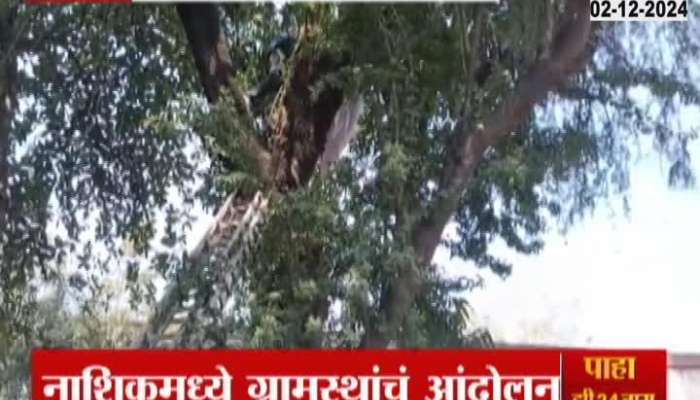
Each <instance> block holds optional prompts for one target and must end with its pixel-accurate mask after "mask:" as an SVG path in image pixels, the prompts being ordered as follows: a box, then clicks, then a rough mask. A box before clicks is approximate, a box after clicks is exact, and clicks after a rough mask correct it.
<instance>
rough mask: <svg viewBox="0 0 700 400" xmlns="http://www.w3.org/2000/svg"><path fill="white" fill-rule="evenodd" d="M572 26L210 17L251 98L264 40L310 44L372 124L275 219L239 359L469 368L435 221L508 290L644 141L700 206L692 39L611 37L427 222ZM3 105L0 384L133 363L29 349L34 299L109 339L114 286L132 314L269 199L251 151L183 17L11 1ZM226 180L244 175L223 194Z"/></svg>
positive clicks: (3, 15)
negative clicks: (285, 37)
mask: <svg viewBox="0 0 700 400" xmlns="http://www.w3.org/2000/svg"><path fill="white" fill-rule="evenodd" d="M564 3H566V2H557V1H541V2H531V1H527V2H525V1H506V0H501V2H500V4H498V5H478V6H477V5H458V4H432V5H428V4H411V5H391V4H381V5H342V6H340V5H320V4H295V5H290V6H286V7H284V8H281V9H276V8H275V7H274V6H272V5H269V4H245V5H233V4H227V5H222V6H221V10H222V11H223V12H222V13H221V14H220V17H221V21H220V23H221V26H222V27H223V28H224V33H225V37H226V41H227V43H228V45H229V47H230V49H231V54H232V59H233V60H234V62H235V63H236V65H237V67H238V68H239V71H240V72H239V73H238V75H237V79H238V81H239V82H240V83H241V84H242V85H243V86H244V87H251V86H252V85H254V84H255V83H256V82H258V81H260V80H261V79H262V78H263V77H264V74H265V70H266V67H265V63H266V60H265V59H264V56H263V54H264V50H265V47H266V46H267V44H268V43H269V42H270V41H271V39H272V38H274V37H275V36H277V35H279V34H280V32H287V31H294V30H295V29H298V28H299V27H300V26H301V25H303V24H305V23H311V24H313V26H315V27H316V28H318V32H317V34H315V35H314V36H313V43H312V45H313V46H315V47H314V48H317V49H330V50H332V51H339V52H343V53H345V54H348V55H349V57H350V59H351V60H352V63H351V65H350V66H349V67H347V68H343V69H342V70H340V71H338V73H337V74H334V75H332V76H328V77H327V79H326V80H324V81H323V82H321V84H322V85H339V86H341V87H343V88H344V90H346V91H352V92H359V93H361V94H362V96H363V98H364V101H365V104H366V108H367V112H366V114H365V115H364V118H363V119H362V129H361V131H360V134H359V136H358V138H357V140H356V142H354V143H353V146H352V148H351V151H350V153H349V155H350V156H349V157H348V158H346V159H344V160H343V161H342V162H341V163H339V165H337V166H336V168H335V169H334V171H333V173H332V174H330V175H328V176H319V175H316V176H314V177H313V178H312V179H311V182H310V183H309V185H308V187H306V188H303V189H301V190H297V191H294V192H291V193H281V194H279V195H278V196H275V197H273V202H272V205H271V212H270V213H269V215H268V216H267V218H266V221H265V224H264V226H263V227H262V229H261V230H260V232H258V233H257V236H258V241H257V242H256V243H257V244H256V247H255V251H254V252H253V253H252V255H251V257H249V258H248V259H247V261H246V266H245V268H244V269H242V270H240V271H236V273H237V277H236V279H237V280H238V281H239V283H238V285H237V293H236V302H235V312H234V313H233V314H232V318H231V320H230V321H229V323H228V324H227V326H226V327H225V330H224V331H223V332H218V334H219V335H222V336H224V337H225V338H226V339H227V342H228V343H235V344H236V345H240V346H262V347H270V346H282V347H293V346H346V347H354V346H358V345H360V342H361V341H362V337H363V335H364V333H365V332H366V331H367V330H368V329H369V327H370V326H373V327H376V328H374V329H377V330H379V331H384V332H386V334H387V335H388V336H390V339H391V340H392V341H393V342H394V343H395V344H396V345H399V346H464V345H469V344H470V341H469V337H468V336H467V335H466V334H465V331H466V328H465V318H464V310H465V296H464V294H465V292H468V290H469V289H471V288H472V287H473V285H474V284H475V282H473V281H471V280H470V279H469V278H468V277H467V278H461V279H457V280H451V279H447V278H445V277H444V276H441V275H440V274H439V273H438V272H437V271H438V270H437V269H434V268H424V266H423V265H420V264H421V263H420V261H419V260H418V259H417V258H416V251H417V250H416V246H415V242H414V236H415V234H416V233H415V229H416V226H419V224H420V221H422V220H424V219H425V218H429V217H431V216H432V215H434V214H440V213H448V214H449V215H451V219H450V223H453V227H454V229H455V231H456V235H454V236H452V238H451V239H450V240H444V242H443V243H442V245H444V246H447V247H449V248H450V250H451V252H452V255H453V256H455V257H459V258H462V259H465V260H469V261H471V262H473V263H474V264H476V265H478V266H479V267H484V268H489V269H490V270H492V271H493V272H495V273H496V274H498V275H501V276H503V277H506V276H507V275H508V274H509V273H510V271H511V268H512V266H511V264H510V263H509V262H508V260H507V259H503V258H502V257H499V255H498V254H494V252H493V251H492V245H493V244H494V243H495V242H498V241H501V242H503V243H505V244H507V246H508V247H510V248H511V249H513V250H515V251H517V252H520V253H525V254H534V253H537V252H538V251H539V250H541V249H542V247H543V246H544V243H543V242H542V239H541V237H542V235H543V233H544V232H546V231H547V230H548V229H550V228H552V225H553V223H554V224H556V225H558V226H559V227H562V228H566V227H568V226H570V225H571V224H572V223H575V222H576V221H578V220H579V218H580V217H581V216H583V215H584V213H585V212H586V211H587V210H591V209H592V208H593V207H595V206H596V205H597V204H598V203H599V202H600V201H601V200H602V199H605V198H606V197H608V196H609V195H611V194H613V193H624V191H625V189H626V188H627V185H628V178H627V176H628V173H629V167H630V164H629V160H630V154H631V151H632V150H631V147H630V143H632V142H633V141H634V140H635V139H637V138H639V137H641V136H644V135H647V136H649V135H650V136H652V137H653V138H654V140H655V143H656V144H657V145H658V146H657V148H658V149H659V151H660V152H661V153H662V154H663V155H664V156H666V157H667V159H668V160H669V165H671V167H670V168H669V183H670V184H673V185H688V184H692V182H693V176H692V174H691V173H690V171H691V170H690V168H689V163H690V158H689V155H688V152H687V150H686V145H687V143H688V142H689V141H690V140H692V139H693V138H694V136H695V133H694V132H693V131H692V130H687V127H684V126H682V125H681V124H680V123H678V122H677V120H678V116H679V113H680V112H681V111H682V110H684V109H687V108H688V107H697V106H700V92H699V91H698V90H699V88H698V85H697V82H699V81H700V80H699V79H698V75H697V72H696V71H697V69H696V68H695V66H697V65H698V64H697V61H698V46H699V45H700V42H698V39H697V38H698V37H700V36H699V35H698V34H697V33H698V32H697V28H693V27H694V26H695V25H697V24H695V25H693V24H690V23H687V24H686V23H663V24H646V23H645V24H601V25H595V26H594V30H593V34H592V36H591V38H590V44H589V46H590V48H591V54H590V55H589V56H588V58H587V60H586V63H585V68H584V69H583V70H582V71H580V73H578V74H576V76H575V77H572V78H571V79H570V80H569V82H568V84H567V85H566V86H564V87H562V88H560V90H558V91H557V92H556V93H552V94H551V95H550V96H548V97H547V98H546V99H545V101H544V102H542V103H540V104H539V106H538V107H536V108H535V109H533V110H531V111H529V112H528V117H527V118H526V119H525V120H523V121H520V122H519V123H518V125H517V126H518V127H517V129H515V130H513V132H508V135H507V136H508V137H507V139H506V140H503V141H501V142H500V143H499V144H498V145H497V146H495V147H493V148H491V149H489V150H488V151H487V152H486V153H485V155H484V159H483V162H482V163H481V164H480V165H479V168H478V171H477V173H476V175H475V176H474V177H473V179H471V181H470V182H469V185H468V186H467V187H466V188H464V189H465V190H463V191H461V192H460V193H459V196H460V197H459V202H458V208H457V209H456V210H450V209H440V204H442V203H441V202H440V201H439V200H440V199H439V198H437V197H439V196H440V190H439V189H440V187H441V184H442V183H443V181H444V174H445V170H446V169H448V168H450V160H451V159H452V151H453V150H454V148H455V146H457V145H458V144H459V143H460V140H461V139H463V138H462V137H461V132H462V131H464V130H467V131H468V130H469V128H478V127H479V126H480V124H483V121H484V120H487V119H488V116H489V115H490V114H491V113H493V112H494V110H496V109H498V107H499V106H501V105H502V103H503V102H504V101H505V99H506V98H507V97H508V96H509V95H510V94H511V93H512V92H513V90H514V88H515V87H516V85H518V84H520V83H522V80H523V79H524V77H527V76H528V75H527V74H528V72H529V71H530V69H531V68H532V66H533V65H535V64H536V63H537V62H539V61H540V60H543V59H546V58H547V57H548V56H549V52H550V51H551V43H552V42H553V41H554V40H555V39H556V37H555V36H556V29H555V28H556V27H558V26H559V25H560V24H561V23H562V22H563V21H566V17H567V11H566V10H565V9H564ZM696 8H697V7H695V8H693V7H691V10H690V15H691V16H692V15H695V14H697V11H699V10H697V9H696ZM691 18H692V17H691ZM533 21H541V22H542V23H533ZM693 29H695V30H696V31H695V32H693ZM315 90H320V89H319V88H315ZM0 100H2V101H3V103H5V104H4V105H3V107H5V108H2V109H0V142H2V143H0V149H7V155H6V157H5V159H4V160H3V163H2V164H1V166H2V168H3V173H2V174H0V178H2V180H1V181H0V187H3V191H4V192H7V194H8V196H6V197H2V196H0V197H1V198H3V199H4V198H7V199H9V201H7V202H4V201H3V202H0V208H4V209H2V210H0V221H1V222H2V226H0V260H1V264H0V381H2V380H4V379H5V378H6V377H8V376H9V375H11V374H16V371H17V370H16V369H15V368H17V367H16V365H17V364H16V363H15V360H17V359H18V357H19V358H21V356H20V355H18V353H17V352H19V353H21V350H19V349H26V348H27V347H29V346H33V345H36V344H42V345H65V346H73V345H75V346H77V345H85V344H89V345H106V346H121V345H127V344H128V339H127V338H125V336H123V335H114V333H113V332H112V333H110V332H102V331H100V332H101V333H99V334H95V335H97V336H99V335H105V336H106V337H112V338H115V337H118V338H117V339H114V340H105V341H102V342H98V341H94V340H93V341H88V342H84V341H83V340H85V339H84V337H83V338H82V339H79V338H78V336H80V333H79V332H80V331H79V330H77V329H76V330H71V329H58V328H56V329H53V328H52V329H49V328H46V330H45V331H51V332H53V333H52V334H54V335H59V336H62V337H61V338H60V339H57V338H53V339H51V340H48V339H47V338H45V337H43V336H41V335H39V336H37V331H38V332H42V329H38V330H37V329H32V327H36V326H37V320H38V319H42V318H46V314H47V312H46V310H45V308H46V307H47V305H46V303H42V302H38V299H39V297H40V296H39V294H40V293H42V292H45V291H46V290H47V288H49V287H53V286H59V287H60V288H61V291H60V293H61V295H60V296H58V298H60V300H61V301H58V300H56V299H54V300H53V301H52V303H53V305H54V306H56V304H59V305H60V307H58V306H56V307H58V309H60V310H62V311H56V312H65V313H68V314H70V315H71V316H72V317H71V318H74V319H75V320H76V321H82V322H81V323H82V324H83V325H82V326H83V327H85V326H88V327H89V326H93V328H94V325H90V323H89V321H88V322H85V321H86V319H88V320H89V319H90V318H95V319H99V318H108V317H106V316H105V315H109V313H108V312H107V311H108V310H109V309H110V307H114V306H115V303H118V301H123V300H124V299H123V298H122V297H119V296H116V299H115V295H114V294H112V295H110V296H105V295H104V293H105V291H104V288H105V285H106V282H108V281H109V280H114V279H117V280H120V279H125V280H126V282H127V284H126V286H125V287H127V288H128V289H129V292H130V296H129V299H128V300H129V301H130V304H131V305H132V306H133V307H134V309H135V310H140V311H139V313H142V312H143V310H144V309H148V306H149V304H152V303H153V302H154V301H156V300H157V298H156V297H157V290H156V289H157V284H158V282H159V281H161V280H162V279H159V278H154V277H153V276H152V275H153V274H152V272H153V271H157V272H158V273H159V275H160V277H161V278H164V279H165V280H168V279H171V277H172V276H173V274H174V272H175V271H176V270H177V269H178V268H181V267H182V263H183V253H184V252H185V249H186V245H185V242H186V240H189V241H190V242H192V241H193V240H196V238H194V239H193V238H189V239H188V234H189V231H188V229H189V227H190V225H191V223H192V222H193V221H194V219H195V217H196V216H197V215H198V214H201V213H202V211H201V208H202V207H203V209H204V210H205V211H207V212H214V211H215V209H216V207H217V206H218V205H220V203H221V201H222V199H223V198H225V196H226V195H227V194H228V193H230V192H231V191H234V190H242V189H245V188H248V189H250V188H258V187H261V186H263V183H261V182H260V181H258V180H257V179H259V178H260V177H259V176H256V172H255V169H254V168H249V167H246V165H248V164H247V163H246V162H244V161H245V154H244V152H243V151H242V150H241V147H240V141H239V140H238V139H237V138H240V137H241V136H242V135H251V134H255V133H253V132H245V131H244V130H245V126H244V125H243V124H242V123H241V121H240V119H239V118H238V117H237V116H236V114H235V113H233V112H232V106H231V104H230V102H229V101H228V100H227V99H224V100H222V101H221V102H219V103H217V104H207V102H206V101H205V100H204V98H203V92H202V88H201V84H200V81H199V78H198V76H197V72H196V69H195V66H194V63H193V60H192V55H191V51H190V49H189V48H188V46H187V42H186V40H185V37H184V32H183V29H182V26H181V23H180V20H179V19H178V16H177V13H176V12H175V8H174V6H169V5H168V6H130V7H120V6H65V7H38V6H27V5H24V4H21V2H19V1H18V0H9V1H4V2H3V3H2V4H0ZM695 110H697V108H696V109H695ZM0 153H2V152H0ZM0 155H3V154H0ZM221 156H225V158H228V159H230V160H235V161H237V163H236V164H235V167H234V169H233V170H231V169H228V168H229V167H230V166H228V165H227V164H226V163H224V162H222V157H221ZM248 189H245V190H248ZM453 211H454V212H453ZM3 219H4V220H3ZM451 227H452V225H451ZM442 228H444V226H442ZM450 229H452V228H450ZM408 270H411V271H414V272H415V275H416V276H418V277H419V278H418V279H419V280H420V286H421V288H422V289H421V292H420V293H421V295H420V296H417V297H416V299H415V303H412V306H411V307H410V310H409V314H408V315H406V316H405V317H404V318H402V319H401V323H400V326H389V325H391V324H393V323H391V322H390V321H391V320H392V318H391V316H389V315H387V314H386V312H387V311H386V310H385V309H384V308H383V307H382V302H381V299H382V298H383V296H386V293H387V290H389V288H390V287H391V286H392V284H393V283H392V282H394V280H395V279H396V277H397V276H401V275H405V274H406V271H408ZM205 275H206V273H205V272H203V278H202V279H201V280H200V281H199V284H200V285H207V279H205V278H206V276H205ZM122 276H123V278H122ZM115 277H118V278H115ZM90 297H95V298H94V299H91V300H89V301H86V299H87V298H90ZM67 299H68V300H67ZM61 307H63V308H61ZM56 312H53V314H55V313H56ZM105 313H106V314H105ZM49 314H51V313H49ZM65 320H66V321H68V318H66V319H65ZM45 323H47V322H45ZM54 323H55V324H58V323H59V322H56V321H55V320H54ZM66 324H68V322H66ZM385 325H386V326H385ZM39 326H43V325H39ZM66 326H68V325H66ZM105 326H109V325H105ZM82 329H87V328H82ZM95 329H96V328H95ZM100 329H102V328H100ZM95 335H92V336H95ZM110 335H112V336H110ZM89 336H91V335H86V337H89ZM5 349H7V350H5ZM11 353H12V354H11ZM2 360H5V361H2ZM8 379H9V378H8ZM8 382H9V380H8ZM13 390H15V389H13ZM2 391H3V388H2V386H0V396H2V395H3V392H2ZM14 393H17V392H16V391H14ZM8 395H9V394H8Z"/></svg>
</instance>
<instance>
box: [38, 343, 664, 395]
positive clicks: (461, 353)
mask: <svg viewBox="0 0 700 400" xmlns="http://www.w3.org/2000/svg"><path fill="white" fill-rule="evenodd" d="M32 398H33V399H34V400H44V399H59V400H78V399H80V400H83V399H90V400H106V399H112V400H123V399H138V400H160V399H178V400H195V399H196V400H203V399H207V400H209V399H222V400H223V399H266V400H275V399H283V400H297V399H313V400H329V399H355V400H360V399H370V400H380V399H388V400H399V399H402V400H403V399H421V400H423V399H425V400H431V399H434V400H540V399H546V400H555V399H566V400H665V399H666V352H665V351H657V350H561V351H560V350H383V351H350V350H211V351H194V350H173V351H167V350H36V351H34V352H33V354H32Z"/></svg>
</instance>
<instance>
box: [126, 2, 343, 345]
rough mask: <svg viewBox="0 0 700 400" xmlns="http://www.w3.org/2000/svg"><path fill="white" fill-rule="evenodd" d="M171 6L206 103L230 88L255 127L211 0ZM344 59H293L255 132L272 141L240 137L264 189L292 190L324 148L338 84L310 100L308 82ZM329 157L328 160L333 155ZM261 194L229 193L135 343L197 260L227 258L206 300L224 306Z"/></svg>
mask: <svg viewBox="0 0 700 400" xmlns="http://www.w3.org/2000/svg"><path fill="white" fill-rule="evenodd" d="M177 11H178V15H179V16H180V19H181V21H182V23H183V26H184V28H185V33H186V36H187V39H188V42H189V47H190V49H191V51H192V55H193V57H194V60H195V65H196V67H197V70H198V72H199V77H200V80H201V82H202V86H203V88H204V93H205V95H206V97H207V99H208V100H209V102H210V103H212V104H214V103H217V102H218V101H219V99H220V98H221V96H222V94H223V92H224V90H229V91H230V92H231V94H232V95H233V99H234V104H235V107H236V110H235V111H236V112H237V113H238V114H239V116H240V117H241V118H243V119H246V120H247V122H246V125H247V126H248V127H249V128H250V129H251V130H253V129H255V127H254V123H253V116H252V114H251V112H250V110H249V109H248V105H247V101H246V99H245V92H244V91H243V90H242V88H241V87H240V86H239V85H238V82H237V81H236V79H235V77H236V73H237V68H236V65H235V63H234V61H233V60H232V59H231V57H230V56H229V48H228V46H227V44H226V41H225V37H224V36H223V33H222V31H221V29H220V27H219V13H218V6H217V5H214V4H179V5H177ZM347 62H348V60H347V59H346V58H344V57H342V56H336V55H333V54H331V53H327V52H321V53H316V52H312V54H311V55H305V56H300V57H296V58H295V59H294V60H293V63H294V66H293V67H292V71H293V72H292V76H291V77H290V81H289V84H288V86H287V87H285V88H283V90H284V93H283V95H282V97H281V103H280V104H277V105H276V106H277V107H275V109H276V112H275V114H274V115H273V116H272V117H273V118H272V120H273V122H274V123H273V124H272V125H271V126H270V127H269V129H270V131H269V132H266V135H256V136H257V137H262V136H269V137H271V138H272V144H271V145H270V146H269V147H267V146H266V145H265V144H263V143H262V142H260V141H258V140H256V139H251V140H249V142H248V143H247V144H248V146H247V149H246V150H248V151H250V152H251V153H252V154H253V155H254V156H255V157H256V159H257V160H258V170H259V171H260V172H262V173H263V175H264V177H262V179H263V180H264V181H265V182H268V183H270V187H269V188H267V189H266V190H267V191H268V192H270V193H272V192H280V193H283V192H286V191H290V190H296V189H298V188H300V187H303V186H304V185H305V184H306V183H307V182H308V181H309V179H310V178H311V176H312V173H313V171H314V168H315V166H316V163H317V162H318V159H319V157H320V156H321V154H322V153H323V150H324V146H325V141H326V140H325V139H326V134H327V132H328V131H329V130H331V128H332V126H333V124H334V122H335V119H334V117H335V115H336V113H337V111H338V109H339V108H340V107H341V104H342V102H343V93H342V91H341V90H339V89H337V88H327V89H324V90H323V91H321V92H320V93H319V94H318V98H317V99H316V100H312V93H311V89H310V88H311V87H313V85H314V84H315V83H316V82H317V81H318V80H319V79H321V78H322V77H323V76H324V75H325V74H328V73H331V72H334V71H336V70H337V69H338V68H340V67H341V66H342V65H344V64H345V63H347ZM233 156H235V155H233ZM328 161H329V162H331V163H332V162H333V161H334V160H332V159H331V160H328ZM268 201H269V196H268V194H263V193H262V192H257V193H254V194H252V193H249V194H246V193H238V194H231V195H229V196H228V198H227V199H226V201H225V203H224V204H223V205H222V207H221V208H220V209H219V211H218V212H217V215H216V218H215V220H214V221H213V224H212V227H211V228H210V229H209V230H208V232H207V233H206V235H205V236H204V238H203V239H202V241H201V242H200V245H199V246H197V248H196V249H195V250H194V251H193V252H192V253H191V254H189V255H188V256H187V260H186V263H185V264H186V265H185V268H184V269H183V270H182V271H181V272H180V273H179V275H178V278H177V279H176V282H173V283H171V284H170V285H169V286H168V287H167V288H166V291H165V294H164V297H163V299H161V301H160V302H159V304H158V305H157V306H156V309H155V312H154V315H153V316H152V318H151V320H150V321H149V323H148V326H147V329H146V332H145V333H144V335H143V336H142V337H140V338H137V341H136V342H135V344H136V345H140V346H151V345H153V344H154V341H155V342H157V341H158V340H159V338H160V337H161V336H162V335H163V334H164V332H165V330H166V329H167V328H168V325H169V324H170V322H171V321H173V319H174V317H175V314H176V313H178V311H181V310H182V306H181V303H182V301H183V296H182V293H181V290H180V289H179V288H180V287H181V286H185V287H187V286H189V285H188V284H189V283H192V282H193V281H194V279H195V277H196V275H197V273H198V271H200V270H201V266H202V265H204V264H205V263H207V262H208V263H211V264H213V263H216V264H219V263H220V264H222V265H223V264H225V263H228V264H227V267H228V268H225V269H224V268H219V266H218V265H217V267H216V268H217V269H216V270H217V273H216V274H217V282H216V284H215V285H217V288H218V289H217V290H218V291H219V292H220V296H216V297H215V298H214V299H211V301H214V302H216V304H218V307H221V308H222V311H223V307H224V306H225V305H226V304H225V303H227V299H228V297H230V293H231V288H232V287H233V283H234V282H233V279H235V276H234V271H233V268H231V267H232V264H234V263H237V262H240V260H241V258H242V254H243V253H244V252H246V251H247V250H248V247H250V245H251V243H250V242H252V240H254V239H253V234H252V232H253V231H254V229H256V227H257V225H258V224H259V223H260V222H261V220H262V215H263V213H264V212H265V210H266V207H267V204H268ZM232 260H233V261H232ZM185 295H187V294H185ZM227 296H228V297H227ZM325 303H327V301H326V302H325ZM326 308H327V304H326ZM192 312H196V310H192ZM325 312H326V310H321V314H324V315H325ZM222 317H223V316H222Z"/></svg>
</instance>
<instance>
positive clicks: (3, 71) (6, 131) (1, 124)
mask: <svg viewBox="0 0 700 400" xmlns="http://www.w3.org/2000/svg"><path fill="white" fill-rule="evenodd" d="M11 3H12V2H10V3H8V4H7V5H4V6H0V227H2V229H5V227H6V223H7V215H8V214H7V213H8V210H9V207H10V187H9V182H8V179H9V175H10V171H9V168H10V159H9V158H10V131H11V129H12V119H13V118H14V112H15V109H16V105H17V93H16V92H17V88H16V75H17V58H16V53H15V51H14V49H15V41H16V39H17V33H16V32H14V22H15V18H16V16H17V5H16V4H11ZM1 240H2V237H1V236H0V241H1Z"/></svg>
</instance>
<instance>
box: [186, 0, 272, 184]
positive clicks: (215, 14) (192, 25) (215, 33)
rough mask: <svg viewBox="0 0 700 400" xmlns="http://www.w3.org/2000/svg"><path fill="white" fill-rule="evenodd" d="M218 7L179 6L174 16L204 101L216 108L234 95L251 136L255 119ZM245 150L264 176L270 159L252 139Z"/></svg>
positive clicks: (204, 4) (210, 5)
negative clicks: (227, 93) (179, 23)
mask: <svg viewBox="0 0 700 400" xmlns="http://www.w3.org/2000/svg"><path fill="white" fill-rule="evenodd" d="M217 7H218V6H217V5H216V4H209V3H194V4H188V3H185V4H178V5H177V13H178V15H179V16H180V20H181V21H182V25H183V26H184V28H185V34H186V36H187V40H188V42H189V47H190V49H191V50H192V55H193V57H194V62H195V66H196V67H197V71H198V72H199V78H200V81H201V82H202V87H203V88H204V94H205V96H206V97H207V100H208V101H209V102H210V103H212V104H215V103H217V102H218V101H219V98H220V97H221V95H222V94H223V93H224V92H225V91H226V90H229V91H230V92H231V94H232V95H233V99H234V106H235V108H236V111H237V112H238V114H239V115H240V117H241V118H242V119H243V125H244V126H245V127H246V129H248V130H249V131H250V132H254V130H255V124H254V122H253V120H254V118H253V115H252V114H251V112H250V109H249V108H248V102H247V101H246V96H245V92H244V90H243V89H242V88H241V87H240V85H239V84H238V82H237V80H236V74H237V73H238V68H237V66H236V65H235V64H234V62H233V60H232V59H231V56H230V53H229V48H228V45H227V44H226V38H225V36H224V33H223V31H222V30H221V26H220V24H219V9H218V8H217ZM244 146H245V148H246V150H248V151H250V152H251V154H253V156H254V157H255V159H256V161H257V163H258V167H259V168H258V170H259V171H261V172H263V173H265V174H266V173H267V172H268V170H269V167H270V155H269V152H268V151H267V150H266V149H265V147H264V146H263V144H262V143H260V142H259V141H258V140H256V139H254V138H252V137H251V138H250V139H249V140H247V141H246V143H244Z"/></svg>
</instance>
